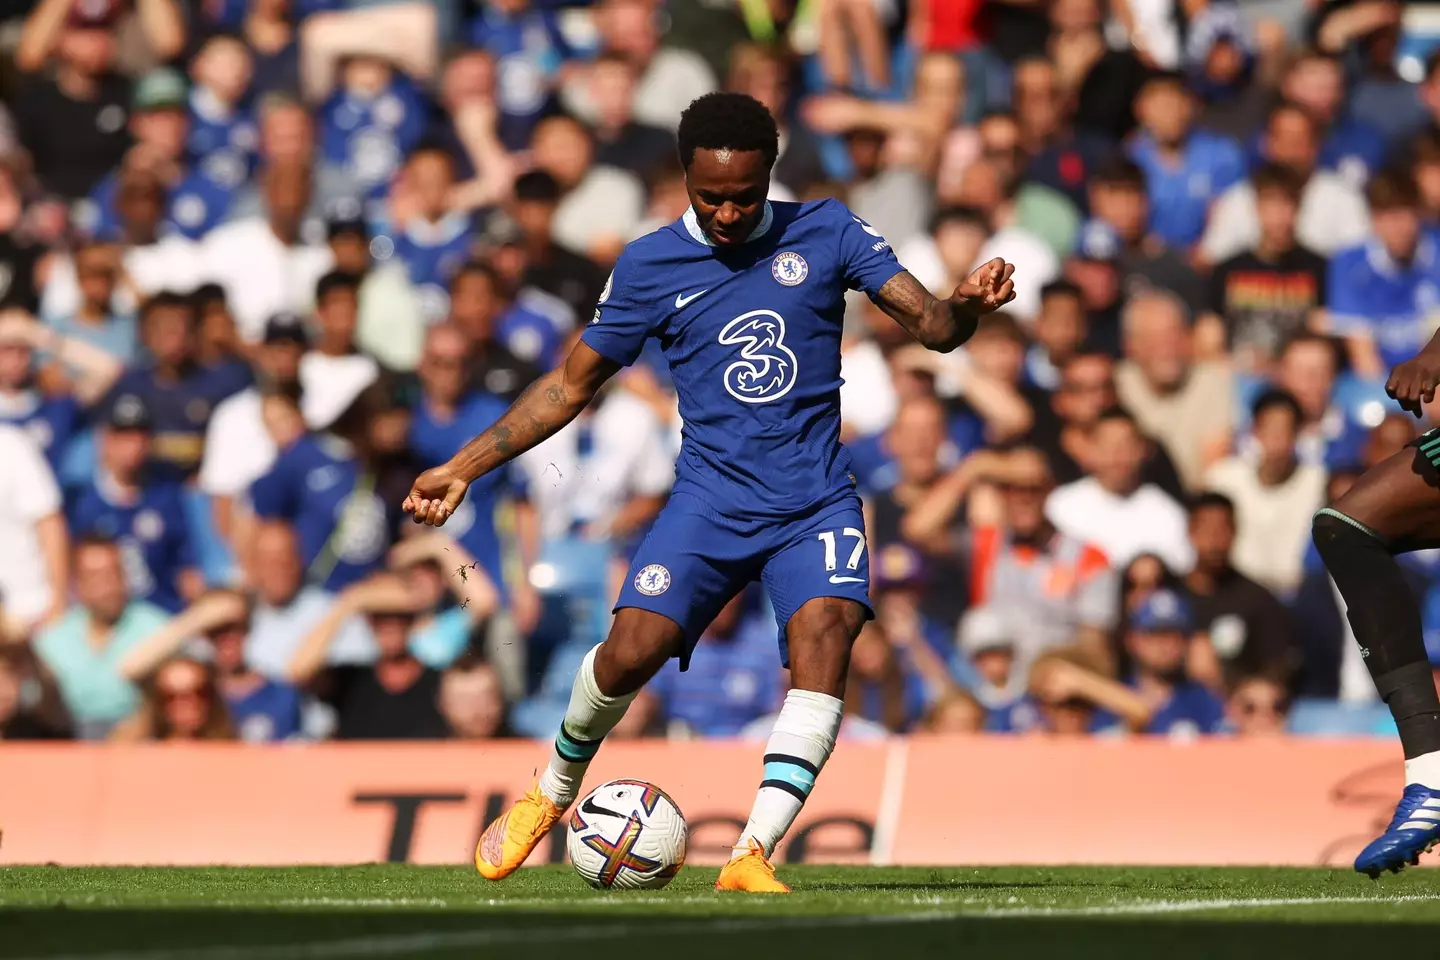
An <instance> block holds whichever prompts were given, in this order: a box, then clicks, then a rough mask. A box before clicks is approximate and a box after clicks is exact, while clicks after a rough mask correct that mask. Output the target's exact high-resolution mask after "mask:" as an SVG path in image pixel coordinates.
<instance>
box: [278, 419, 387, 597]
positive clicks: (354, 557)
mask: <svg viewBox="0 0 1440 960" xmlns="http://www.w3.org/2000/svg"><path fill="white" fill-rule="evenodd" d="M270 401H271V402H272V403H273V404H286V403H288V404H289V405H290V406H291V407H292V408H294V409H292V410H290V414H291V415H292V417H291V418H292V419H293V418H294V417H296V416H298V415H299V410H298V406H296V404H295V402H294V400H292V399H290V398H288V397H281V396H276V397H272V398H270ZM364 406H365V405H364V404H362V403H357V404H356V405H355V406H354V407H352V409H351V410H350V411H349V412H347V413H346V414H345V416H344V417H342V420H345V421H351V422H355V421H358V422H359V423H360V424H361V425H362V426H363V425H364V424H365V421H366V420H367V418H368V413H367V412H366V411H365V410H364V409H362V408H363V407H364ZM348 425H349V424H347V426H348ZM338 430H339V425H338V424H337V431H338ZM344 432H345V433H346V437H345V438H342V437H341V436H339V435H338V434H337V433H322V434H307V435H304V436H301V437H300V438H299V439H298V440H295V441H293V442H292V443H290V444H289V445H288V446H286V447H285V448H284V449H282V450H281V451H280V455H279V457H278V458H277V459H276V461H275V465H274V466H273V467H271V469H270V472H269V473H267V474H265V475H264V476H263V477H261V478H260V479H259V480H256V481H255V483H254V484H253V485H252V486H251V487H250V500H251V504H252V506H253V508H254V510H255V514H256V515H257V516H258V517H260V518H261V519H265V520H285V521H288V522H289V523H291V524H293V525H294V527H295V532H296V535H297V537H298V538H299V540H300V556H301V560H302V561H303V563H304V565H305V568H306V579H307V580H308V581H309V582H310V583H313V584H316V585H318V586H322V587H324V588H325V589H326V590H330V591H332V592H333V591H338V590H341V589H343V588H345V587H347V586H349V585H351V584H353V583H356V582H358V581H360V580H363V579H364V578H365V577H367V576H369V575H370V574H371V573H374V572H375V571H377V570H379V569H380V567H381V566H382V565H383V563H384V560H385V551H386V550H387V549H388V548H389V546H390V544H391V543H392V542H393V540H394V536H395V530H396V527H397V525H398V522H399V503H398V501H396V502H394V503H392V502H390V500H387V499H386V498H384V497H381V496H380V495H379V494H378V493H377V491H376V488H377V485H378V483H379V479H380V478H379V476H378V471H377V470H376V469H375V467H374V465H373V464H371V463H369V462H368V460H369V457H368V452H367V450H366V449H364V448H362V447H361V444H366V445H367V446H368V443H367V439H366V437H365V430H364V429H351V430H346V431H344ZM357 440H359V441H360V442H359V443H357V442H356V441H357Z"/></svg>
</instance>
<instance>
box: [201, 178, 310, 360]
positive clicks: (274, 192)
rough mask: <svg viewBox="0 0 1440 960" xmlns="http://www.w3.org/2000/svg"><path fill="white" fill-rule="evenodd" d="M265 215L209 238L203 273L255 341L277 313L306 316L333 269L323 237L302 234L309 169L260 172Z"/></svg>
mask: <svg viewBox="0 0 1440 960" xmlns="http://www.w3.org/2000/svg"><path fill="white" fill-rule="evenodd" d="M260 178H261V183H262V186H263V189H264V194H265V215H264V216H263V217H262V216H255V217H248V218H246V219H243V220H236V221H233V222H231V223H227V224H225V225H224V226H221V227H218V228H217V229H215V230H214V231H212V232H211V233H210V235H209V236H207V237H206V238H205V244H204V247H203V249H202V251H201V255H200V258H201V269H202V273H203V275H204V277H205V278H206V279H208V280H214V281H215V282H217V283H219V284H220V285H221V286H223V287H224V288H225V293H226V296H227V298H228V299H229V302H230V305H231V308H232V309H233V310H234V311H235V322H236V325H237V326H238V327H239V331H240V337H241V339H243V340H245V341H246V342H249V343H256V342H258V341H259V340H260V338H261V336H262V335H263V333H264V332H265V321H266V320H268V319H270V317H272V316H274V315H275V314H277V313H286V312H290V313H300V314H305V313H308V312H309V310H310V305H311V304H312V303H313V302H314V296H315V283H316V281H317V280H319V279H320V277H321V275H323V274H324V273H325V271H327V270H329V269H330V265H331V263H332V258H331V254H330V248H329V247H327V246H325V244H324V240H325V238H324V236H323V235H322V236H319V237H315V238H308V237H302V236H301V229H300V228H301V224H302V222H303V220H304V216H305V210H306V207H307V206H308V205H309V203H310V171H309V170H308V169H307V168H305V167H303V166H299V165H290V166H272V167H269V168H267V169H266V170H264V171H263V172H262V173H261V174H260Z"/></svg>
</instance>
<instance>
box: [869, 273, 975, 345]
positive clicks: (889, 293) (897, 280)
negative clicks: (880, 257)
mask: <svg viewBox="0 0 1440 960" xmlns="http://www.w3.org/2000/svg"><path fill="white" fill-rule="evenodd" d="M876 302H877V303H879V305H880V309H882V310H884V311H885V312H886V313H887V314H889V315H890V317H891V318H892V319H894V320H895V322H896V323H898V324H900V326H902V327H904V328H905V330H906V331H907V332H908V333H909V334H910V336H912V337H914V338H915V339H916V340H918V341H920V343H922V344H924V345H925V346H926V347H929V348H930V349H931V350H940V351H945V352H948V351H950V350H953V349H955V348H956V347H958V346H959V345H960V344H962V343H964V342H965V341H966V340H969V339H970V336H971V335H972V334H973V333H974V332H975V325H976V318H975V316H974V315H972V314H971V313H970V311H968V310H965V309H963V307H962V306H961V305H960V304H957V303H955V302H954V301H951V300H941V299H938V298H937V297H935V296H934V295H933V294H932V293H931V292H930V291H929V290H926V289H925V287H924V286H923V285H922V284H921V283H920V281H919V280H916V279H915V277H914V276H913V275H911V273H910V271H908V270H902V271H900V272H899V273H897V274H895V276H893V277H891V278H890V279H889V280H887V281H885V285H884V286H882V287H881V288H880V291H879V294H878V296H877V298H876Z"/></svg>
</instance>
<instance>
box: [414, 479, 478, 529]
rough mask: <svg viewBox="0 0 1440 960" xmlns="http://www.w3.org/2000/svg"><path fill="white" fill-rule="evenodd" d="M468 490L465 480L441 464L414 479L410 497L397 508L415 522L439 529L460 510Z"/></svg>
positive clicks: (467, 483)
mask: <svg viewBox="0 0 1440 960" xmlns="http://www.w3.org/2000/svg"><path fill="white" fill-rule="evenodd" d="M469 487H470V482H469V481H468V480H465V479H464V478H463V477H461V476H460V475H459V474H458V473H456V472H455V470H454V469H453V468H452V467H451V466H450V465H449V464H448V463H442V464H441V465H440V466H438V467H431V468H430V469H429V470H426V471H425V472H424V473H422V474H420V476H418V477H416V478H415V482H414V483H413V484H411V486H410V495H409V496H408V497H406V498H405V502H404V503H402V504H400V509H401V510H402V511H404V512H405V513H408V514H410V515H411V518H412V519H413V520H414V521H415V522H416V523H425V524H429V525H430V526H432V527H439V526H442V525H444V523H445V521H446V520H448V519H450V515H451V514H453V513H454V512H455V511H456V510H457V509H459V507H460V501H461V500H463V499H465V491H466V490H468V489H469Z"/></svg>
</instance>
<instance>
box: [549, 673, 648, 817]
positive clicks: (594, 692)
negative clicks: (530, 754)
mask: <svg viewBox="0 0 1440 960" xmlns="http://www.w3.org/2000/svg"><path fill="white" fill-rule="evenodd" d="M599 649H600V646H599V645H597V646H596V647H595V648H594V649H592V650H591V651H590V652H589V653H587V654H585V659H584V660H583V661H582V662H581V663H580V669H579V670H577V671H576V673H575V684H574V686H572V687H571V688H570V705H569V706H568V707H567V708H566V709H565V719H564V720H563V721H562V722H561V724H560V732H559V733H557V734H556V735H555V746H554V748H553V749H552V750H551V751H550V763H549V765H548V766H546V768H545V770H544V771H543V772H542V773H541V774H540V792H541V793H543V794H545V796H547V797H549V798H550V799H551V800H552V801H553V802H554V803H555V805H556V806H557V807H559V808H561V809H562V810H563V809H564V808H566V807H568V806H570V804H572V803H574V802H575V798H576V797H577V796H578V795H579V794H580V781H581V780H582V779H584V777H585V770H586V769H587V768H588V767H589V766H590V761H591V760H593V759H595V754H596V753H597V752H599V750H600V742H601V741H602V740H604V739H605V735H606V734H607V733H609V732H610V731H611V730H613V729H615V724H617V723H619V722H620V718H621V717H623V716H625V711H626V710H628V709H629V708H630V703H631V701H633V700H634V699H635V693H639V692H640V691H638V690H637V691H635V693H628V694H626V695H624V696H621V697H607V696H606V695H605V694H603V693H601V692H600V687H599V686H598V685H597V684H596V683H595V652H596V651H597V650H599Z"/></svg>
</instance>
